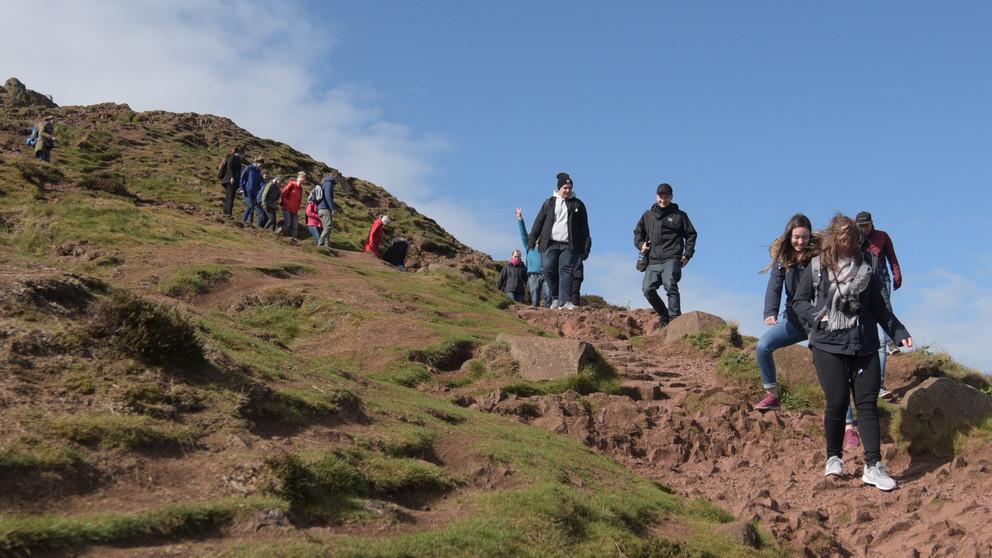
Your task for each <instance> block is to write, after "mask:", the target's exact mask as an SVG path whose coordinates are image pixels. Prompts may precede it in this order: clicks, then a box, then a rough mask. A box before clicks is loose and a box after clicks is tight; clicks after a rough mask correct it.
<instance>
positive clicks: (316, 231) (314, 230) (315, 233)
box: [307, 226, 320, 246]
mask: <svg viewBox="0 0 992 558" xmlns="http://www.w3.org/2000/svg"><path fill="white" fill-rule="evenodd" d="M307 230H308V231H310V236H312V237H313V241H314V242H316V243H317V246H320V227H314V226H308V227H307Z"/></svg>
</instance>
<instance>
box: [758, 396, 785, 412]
mask: <svg viewBox="0 0 992 558" xmlns="http://www.w3.org/2000/svg"><path fill="white" fill-rule="evenodd" d="M779 407H780V405H779V403H778V397H775V396H774V395H772V394H770V393H765V398H764V399H762V400H761V401H759V402H758V404H757V405H755V406H754V408H755V409H757V410H759V411H777V410H778V409H779Z"/></svg>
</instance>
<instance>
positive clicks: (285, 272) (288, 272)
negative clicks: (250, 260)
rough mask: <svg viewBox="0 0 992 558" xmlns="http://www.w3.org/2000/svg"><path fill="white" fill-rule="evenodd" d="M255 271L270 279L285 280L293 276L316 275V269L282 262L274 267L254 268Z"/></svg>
mask: <svg viewBox="0 0 992 558" xmlns="http://www.w3.org/2000/svg"><path fill="white" fill-rule="evenodd" d="M254 270H255V271H258V272H259V273H264V274H265V275H269V276H271V277H279V278H287V277H291V276H294V275H303V274H306V273H316V272H317V269H316V268H314V267H312V266H309V265H305V264H301V263H296V262H283V263H280V264H275V265H267V266H258V267H255V268H254Z"/></svg>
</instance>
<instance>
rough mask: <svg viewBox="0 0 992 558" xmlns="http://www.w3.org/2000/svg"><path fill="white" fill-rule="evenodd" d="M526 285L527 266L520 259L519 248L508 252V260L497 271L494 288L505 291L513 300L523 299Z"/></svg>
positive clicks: (519, 300) (521, 300) (520, 300)
mask: <svg viewBox="0 0 992 558" xmlns="http://www.w3.org/2000/svg"><path fill="white" fill-rule="evenodd" d="M526 286H527V266H525V265H524V262H523V260H521V259H520V250H514V251H513V253H511V254H510V262H509V263H507V264H506V265H505V266H503V270H502V271H500V273H499V281H498V282H497V283H496V288H497V289H499V290H500V291H502V292H504V293H506V295H507V296H508V297H510V300H512V301H514V302H523V301H524V289H525V288H526Z"/></svg>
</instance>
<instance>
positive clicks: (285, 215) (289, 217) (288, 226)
mask: <svg viewBox="0 0 992 558" xmlns="http://www.w3.org/2000/svg"><path fill="white" fill-rule="evenodd" d="M282 219H283V222H282V229H283V232H285V233H288V234H289V236H291V237H293V238H296V229H297V228H298V227H299V220H298V219H299V217H298V216H297V214H296V212H295V211H286V210H285V209H283V210H282Z"/></svg>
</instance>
